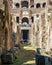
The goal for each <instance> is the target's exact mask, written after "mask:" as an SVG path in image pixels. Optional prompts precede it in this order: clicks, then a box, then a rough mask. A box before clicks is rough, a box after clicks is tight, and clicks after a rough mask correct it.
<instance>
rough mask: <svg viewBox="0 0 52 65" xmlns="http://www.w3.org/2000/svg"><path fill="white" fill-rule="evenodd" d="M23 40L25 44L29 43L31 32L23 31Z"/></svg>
mask: <svg viewBox="0 0 52 65" xmlns="http://www.w3.org/2000/svg"><path fill="white" fill-rule="evenodd" d="M22 39H23V41H24V42H27V41H28V39H29V30H22Z"/></svg>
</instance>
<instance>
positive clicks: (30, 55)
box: [10, 44, 35, 65]
mask: <svg viewBox="0 0 52 65" xmlns="http://www.w3.org/2000/svg"><path fill="white" fill-rule="evenodd" d="M10 65H35V47H33V46H30V45H24V44H23V45H21V49H19V50H18V54H17V59H16V60H15V61H14V62H13V64H10Z"/></svg>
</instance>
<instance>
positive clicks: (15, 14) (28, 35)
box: [4, 0, 52, 51]
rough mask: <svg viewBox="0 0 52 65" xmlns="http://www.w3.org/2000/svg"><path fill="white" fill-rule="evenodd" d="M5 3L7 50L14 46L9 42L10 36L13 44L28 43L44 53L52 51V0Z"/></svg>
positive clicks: (26, 0) (10, 0)
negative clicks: (43, 49)
mask: <svg viewBox="0 0 52 65" xmlns="http://www.w3.org/2000/svg"><path fill="white" fill-rule="evenodd" d="M6 1H7V2H6ZM6 1H5V2H6V3H7V4H6V3H5V2H4V4H5V6H8V8H7V7H6V8H5V10H6V16H7V19H6V21H5V30H7V31H6V33H7V32H8V33H7V35H6V36H7V37H6V38H7V39H6V40H7V41H6V42H7V48H8V49H10V48H11V47H12V45H14V43H12V42H10V40H11V35H12V36H13V38H14V39H15V40H13V42H15V44H19V43H20V42H28V43H29V44H31V45H37V47H39V48H45V49H46V51H48V50H50V49H52V0H6Z"/></svg>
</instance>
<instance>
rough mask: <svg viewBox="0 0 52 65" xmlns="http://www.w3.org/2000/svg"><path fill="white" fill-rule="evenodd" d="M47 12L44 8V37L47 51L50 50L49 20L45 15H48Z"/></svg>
mask: <svg viewBox="0 0 52 65" xmlns="http://www.w3.org/2000/svg"><path fill="white" fill-rule="evenodd" d="M47 14H48V12H47V10H46V15H45V20H46V23H45V25H46V38H45V40H46V51H49V50H50V46H49V22H48V17H47V16H48V15H47Z"/></svg>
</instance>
